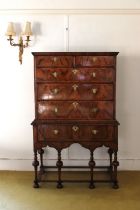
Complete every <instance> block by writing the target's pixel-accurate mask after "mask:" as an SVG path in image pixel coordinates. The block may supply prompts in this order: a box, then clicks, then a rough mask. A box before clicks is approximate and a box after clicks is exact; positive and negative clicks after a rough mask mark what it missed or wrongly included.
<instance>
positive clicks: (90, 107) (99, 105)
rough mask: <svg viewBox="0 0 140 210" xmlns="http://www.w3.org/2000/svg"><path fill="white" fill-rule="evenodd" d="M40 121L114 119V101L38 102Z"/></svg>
mask: <svg viewBox="0 0 140 210" xmlns="http://www.w3.org/2000/svg"><path fill="white" fill-rule="evenodd" d="M37 117H38V119H87V120H90V119H96V120H97V119H98V120H110V119H113V102H112V101H93V102H92V101H38V103H37Z"/></svg>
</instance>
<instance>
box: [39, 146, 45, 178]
mask: <svg viewBox="0 0 140 210" xmlns="http://www.w3.org/2000/svg"><path fill="white" fill-rule="evenodd" d="M38 153H39V154H40V173H41V174H43V173H45V170H44V165H43V154H44V150H43V149H40V150H38Z"/></svg>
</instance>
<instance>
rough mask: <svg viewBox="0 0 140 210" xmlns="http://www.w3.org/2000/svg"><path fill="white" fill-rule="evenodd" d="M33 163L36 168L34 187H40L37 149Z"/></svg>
mask: <svg viewBox="0 0 140 210" xmlns="http://www.w3.org/2000/svg"><path fill="white" fill-rule="evenodd" d="M32 165H33V166H34V170H35V179H34V185H33V187H34V188H39V184H38V175H37V168H38V166H39V161H38V159H37V150H34V161H33V163H32Z"/></svg>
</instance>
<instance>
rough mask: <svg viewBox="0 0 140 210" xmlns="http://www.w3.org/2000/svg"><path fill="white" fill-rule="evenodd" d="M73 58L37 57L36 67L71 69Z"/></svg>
mask: <svg viewBox="0 0 140 210" xmlns="http://www.w3.org/2000/svg"><path fill="white" fill-rule="evenodd" d="M73 61H74V59H73V56H37V58H36V66H37V67H73V63H74V62H73Z"/></svg>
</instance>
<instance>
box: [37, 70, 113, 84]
mask: <svg viewBox="0 0 140 210" xmlns="http://www.w3.org/2000/svg"><path fill="white" fill-rule="evenodd" d="M35 78H36V82H41V81H44V82H60V81H61V82H73V81H75V82H76V81H81V82H99V83H108V82H113V81H114V79H115V70H114V69H113V68H37V69H36V71H35Z"/></svg>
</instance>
